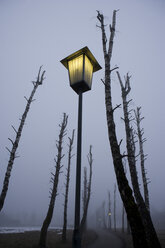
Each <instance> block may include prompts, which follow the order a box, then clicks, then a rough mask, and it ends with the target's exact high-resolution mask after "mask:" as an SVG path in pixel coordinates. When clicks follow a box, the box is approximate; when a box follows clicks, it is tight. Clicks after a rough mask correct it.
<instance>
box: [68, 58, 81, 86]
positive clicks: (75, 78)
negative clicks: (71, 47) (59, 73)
mask: <svg viewBox="0 0 165 248" xmlns="http://www.w3.org/2000/svg"><path fill="white" fill-rule="evenodd" d="M68 69H69V76H70V83H71V84H74V83H77V82H80V81H81V80H82V79H83V55H80V56H78V57H77V58H75V59H72V60H70V61H68Z"/></svg>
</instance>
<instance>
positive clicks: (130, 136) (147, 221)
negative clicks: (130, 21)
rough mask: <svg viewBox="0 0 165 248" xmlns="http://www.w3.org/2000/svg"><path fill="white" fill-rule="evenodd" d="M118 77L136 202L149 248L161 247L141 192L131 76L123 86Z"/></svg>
mask: <svg viewBox="0 0 165 248" xmlns="http://www.w3.org/2000/svg"><path fill="white" fill-rule="evenodd" d="M117 76H118V79H119V82H120V86H121V91H122V100H123V112H124V123H125V130H126V142H127V153H128V164H129V169H130V175H131V181H132V186H133V190H134V194H135V198H136V202H137V205H138V208H139V212H140V215H141V218H142V221H143V225H144V227H145V233H146V237H147V242H148V246H149V247H153V248H156V247H160V244H159V240H158V238H157V234H156V232H155V229H154V226H153V223H152V220H151V217H150V213H149V211H148V210H147V208H146V205H145V203H144V200H143V197H142V195H141V192H140V188H139V183H138V176H137V171H136V156H135V141H134V133H133V128H132V127H131V124H130V121H131V119H132V116H131V115H130V111H129V110H128V105H129V102H130V101H128V100H127V96H128V94H129V92H130V90H131V86H130V76H129V75H128V73H127V75H126V77H125V85H124V84H123V82H122V80H121V77H120V74H119V72H117Z"/></svg>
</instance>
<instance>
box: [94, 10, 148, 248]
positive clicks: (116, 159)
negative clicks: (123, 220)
mask: <svg viewBox="0 0 165 248" xmlns="http://www.w3.org/2000/svg"><path fill="white" fill-rule="evenodd" d="M97 12H98V15H97V18H98V20H99V22H100V24H101V26H100V28H101V32H102V44H103V54H104V60H105V79H104V80H102V82H103V84H104V86H105V106H106V116H107V127H108V136H109V142H110V147H111V152H112V157H113V163H114V169H115V173H116V179H117V183H118V188H119V192H120V195H121V198H122V201H123V203H124V207H125V209H126V212H127V216H128V219H129V223H130V227H131V231H132V237H133V244H134V247H135V248H139V247H141V248H142V247H145V248H147V247H149V246H148V244H147V240H146V235H145V232H144V225H143V222H142V218H141V216H140V215H139V211H138V208H137V205H136V203H135V200H134V197H133V194H132V190H131V188H130V186H129V183H128V180H127V178H126V175H125V173H124V168H123V162H122V158H123V156H122V155H121V153H120V144H121V142H119V143H118V141H117V135H116V128H115V122H114V111H115V110H116V109H117V108H119V107H120V104H119V105H117V106H116V107H114V108H113V106H112V92H111V73H112V72H113V71H114V70H115V69H117V68H116V67H115V68H113V69H112V68H111V64H110V62H111V58H112V49H113V42H114V36H115V28H116V13H117V10H114V11H113V17H112V25H110V38H109V41H108V40H107V37H106V33H105V25H104V16H103V15H102V14H101V13H100V12H99V11H97ZM107 42H108V49H107Z"/></svg>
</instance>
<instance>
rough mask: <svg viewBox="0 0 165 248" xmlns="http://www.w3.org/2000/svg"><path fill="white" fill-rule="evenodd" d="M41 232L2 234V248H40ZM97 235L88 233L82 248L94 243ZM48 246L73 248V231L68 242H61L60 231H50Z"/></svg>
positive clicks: (52, 247)
mask: <svg viewBox="0 0 165 248" xmlns="http://www.w3.org/2000/svg"><path fill="white" fill-rule="evenodd" d="M39 235H40V232H38V231H33V232H25V233H11V234H0V247H1V248H38V241H39ZM96 238H97V235H96V233H95V232H94V231H90V230H89V231H87V232H86V233H85V234H84V237H83V240H82V247H84V248H85V247H86V246H87V245H88V244H90V243H92V242H94V240H95V239H96ZM47 246H48V247H49V248H55V247H56V248H71V247H72V231H68V233H67V242H66V243H63V242H62V241H61V234H60V233H59V232H58V231H49V232H48V236H47Z"/></svg>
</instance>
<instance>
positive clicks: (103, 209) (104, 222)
mask: <svg viewBox="0 0 165 248" xmlns="http://www.w3.org/2000/svg"><path fill="white" fill-rule="evenodd" d="M102 220H103V228H104V229H106V228H107V226H106V221H105V201H103V204H102Z"/></svg>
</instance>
